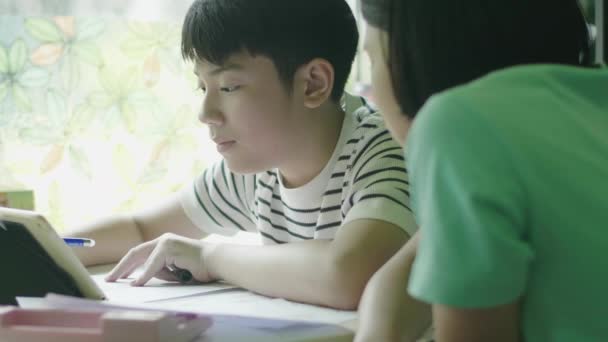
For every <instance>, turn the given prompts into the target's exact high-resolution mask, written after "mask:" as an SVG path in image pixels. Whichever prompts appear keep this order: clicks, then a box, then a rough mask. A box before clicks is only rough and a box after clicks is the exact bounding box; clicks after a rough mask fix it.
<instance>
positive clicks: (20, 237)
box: [0, 207, 105, 305]
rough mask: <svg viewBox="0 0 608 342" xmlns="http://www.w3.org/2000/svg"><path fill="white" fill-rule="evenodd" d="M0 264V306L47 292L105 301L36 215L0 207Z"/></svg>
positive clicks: (62, 245)
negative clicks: (18, 298)
mask: <svg viewBox="0 0 608 342" xmlns="http://www.w3.org/2000/svg"><path fill="white" fill-rule="evenodd" d="M0 264H1V265H2V268H1V269H0V273H1V274H2V280H0V305H2V304H9V305H15V304H16V299H15V297H17V296H25V297H44V296H45V295H46V294H47V293H50V292H52V293H58V294H65V295H70V296H77V297H83V298H91V299H105V296H104V294H103V292H102V291H101V289H100V288H99V287H98V286H97V284H96V283H95V281H94V280H93V278H91V276H90V275H89V273H88V271H87V270H86V268H85V267H84V265H83V264H82V263H81V262H80V260H78V258H77V257H76V255H75V254H74V253H73V252H72V250H71V248H70V247H68V246H67V245H66V244H65V243H64V241H63V239H62V238H61V237H60V236H59V235H58V234H57V232H56V231H55V229H53V227H52V226H51V225H50V223H49V222H48V221H47V220H46V219H45V218H44V216H43V215H41V214H39V213H36V212H33V211H27V210H19V209H9V208H1V207H0Z"/></svg>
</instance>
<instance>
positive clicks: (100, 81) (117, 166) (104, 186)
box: [0, 15, 218, 229]
mask: <svg viewBox="0 0 608 342" xmlns="http://www.w3.org/2000/svg"><path fill="white" fill-rule="evenodd" d="M180 25H181V23H180V22H179V21H178V20H174V21H137V20H128V19H124V18H119V17H116V16H108V17H101V16H100V17H84V16H83V17H79V16H69V15H68V16H53V15H36V16H26V15H1V16H0V27H1V28H0V30H1V32H2V33H0V189H4V190H7V189H31V190H33V191H34V192H35V199H36V201H35V206H36V209H37V210H38V211H40V212H42V213H44V214H46V215H47V217H48V218H49V219H50V220H51V221H52V223H53V224H54V225H55V226H56V227H57V228H58V229H61V228H63V227H66V226H67V225H72V224H78V223H82V222H84V221H85V220H88V219H91V218H92V217H95V216H98V215H102V214H106V213H108V212H126V211H129V210H132V209H134V208H136V207H139V206H141V205H144V204H146V203H149V202H153V201H155V200H156V199H157V198H159V197H161V196H163V195H165V194H167V193H170V192H173V191H176V190H177V189H179V188H180V187H181V186H182V185H184V184H185V182H188V181H190V180H191V179H192V178H193V177H194V176H195V175H196V174H197V173H199V172H200V171H201V170H202V169H203V168H204V167H205V166H206V165H208V164H210V163H212V162H213V161H215V160H216V159H217V158H218V156H217V153H216V152H215V151H214V148H213V146H212V145H211V144H210V143H209V141H208V138H207V133H206V130H205V129H204V128H203V127H202V125H201V124H200V123H198V121H197V116H196V109H197V102H198V100H197V96H196V93H195V91H194V88H195V80H194V77H193V75H192V68H191V67H190V66H188V65H185V64H184V63H183V62H182V59H181V56H180V53H179V43H180Z"/></svg>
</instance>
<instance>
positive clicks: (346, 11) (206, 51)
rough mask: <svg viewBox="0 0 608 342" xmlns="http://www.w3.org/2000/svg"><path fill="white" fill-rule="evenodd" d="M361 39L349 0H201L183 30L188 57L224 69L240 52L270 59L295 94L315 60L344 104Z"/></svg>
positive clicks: (338, 98)
mask: <svg viewBox="0 0 608 342" xmlns="http://www.w3.org/2000/svg"><path fill="white" fill-rule="evenodd" d="M358 40H359V33H358V31H357V24H356V20H355V18H354V15H353V12H352V10H351V9H350V7H349V6H348V4H347V3H346V1H345V0H304V1H293V0H196V1H194V3H193V4H192V5H191V7H190V9H189V10H188V13H187V14H186V18H185V20H184V24H183V27H182V46H181V49H182V55H183V56H184V58H185V59H187V60H196V59H200V60H204V61H207V62H210V63H213V64H216V65H223V64H224V63H225V62H226V60H227V59H228V58H229V57H230V56H231V55H233V54H234V53H238V52H248V53H250V54H252V55H254V56H255V55H262V56H265V57H268V58H270V59H271V60H272V61H273V63H274V65H275V67H276V68H277V71H278V73H279V76H280V77H281V80H282V81H283V83H284V84H285V85H286V87H287V89H288V90H291V86H292V82H293V76H294V73H295V71H296V70H297V68H298V67H300V66H302V65H304V64H306V63H308V62H310V61H311V60H313V59H314V58H323V59H326V60H328V61H329V62H330V63H331V64H332V66H333V68H334V72H335V82H334V88H333V90H332V96H331V97H332V99H333V100H334V101H336V102H337V101H339V100H340V97H341V96H342V94H343V92H344V86H345V84H346V80H347V79H348V75H349V73H350V70H351V67H352V63H353V60H354V58H355V54H356V50H357V42H358Z"/></svg>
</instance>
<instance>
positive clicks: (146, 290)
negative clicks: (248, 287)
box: [93, 274, 236, 303]
mask: <svg viewBox="0 0 608 342" xmlns="http://www.w3.org/2000/svg"><path fill="white" fill-rule="evenodd" d="M104 277H105V275H101V274H99V275H94V276H93V280H94V281H95V282H96V283H97V286H99V287H100V288H101V290H102V291H103V292H104V294H105V295H106V297H107V299H108V300H109V301H111V302H116V303H147V302H152V301H158V300H165V299H170V298H180V297H188V296H192V295H201V294H205V293H211V292H215V291H222V292H223V291H226V290H228V289H236V287H234V286H232V285H228V284H224V283H211V284H193V285H190V284H188V285H186V284H180V283H176V282H168V281H164V280H160V279H156V278H154V279H151V280H150V281H149V282H148V283H147V284H146V285H145V286H137V287H136V286H131V284H130V283H131V281H133V280H134V279H135V277H136V275H133V276H132V277H131V278H127V279H119V280H118V281H117V282H115V283H108V282H106V281H105V280H104Z"/></svg>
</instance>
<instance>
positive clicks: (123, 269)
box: [105, 233, 215, 286]
mask: <svg viewBox="0 0 608 342" xmlns="http://www.w3.org/2000/svg"><path fill="white" fill-rule="evenodd" d="M203 246H206V247H210V246H207V245H206V244H204V243H203V242H202V241H200V240H195V239H189V238H185V237H182V236H179V235H175V234H170V233H169V234H163V235H162V236H160V237H158V238H156V239H154V240H151V241H148V242H145V243H142V244H141V245H139V246H137V247H134V248H132V249H131V250H130V251H129V252H128V253H127V255H125V256H124V257H123V258H122V260H120V262H119V263H118V265H116V267H114V269H113V270H112V271H111V272H110V273H109V274H108V275H107V276H106V278H105V279H106V281H108V282H114V281H116V280H118V279H123V278H127V277H128V276H129V275H131V273H133V272H134V271H135V270H136V269H137V268H138V267H140V266H142V265H143V272H142V274H141V275H140V276H139V277H138V278H137V279H135V280H134V281H132V282H131V285H133V286H142V285H144V284H145V283H147V282H148V281H149V280H150V279H152V278H154V277H156V278H159V279H164V280H169V281H177V280H178V278H177V277H176V276H175V275H174V274H173V273H172V272H171V271H170V268H174V267H177V268H180V269H185V270H188V271H190V273H192V276H193V278H194V279H195V280H197V281H200V282H210V281H213V280H215V279H213V278H212V277H211V276H210V275H209V272H208V269H207V266H206V263H205V259H206V258H205V253H204V252H205V249H206V248H204V247H203Z"/></svg>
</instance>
